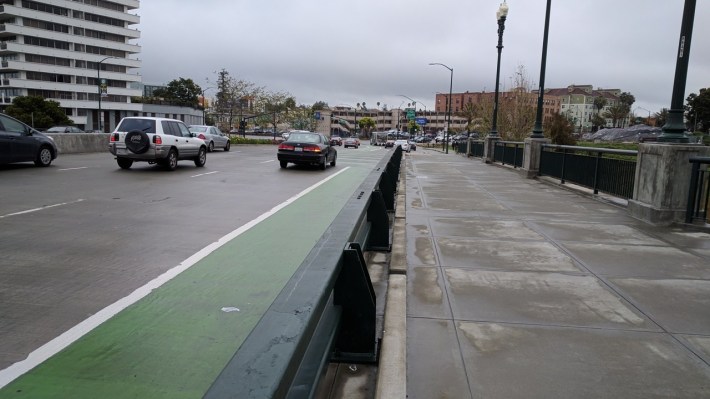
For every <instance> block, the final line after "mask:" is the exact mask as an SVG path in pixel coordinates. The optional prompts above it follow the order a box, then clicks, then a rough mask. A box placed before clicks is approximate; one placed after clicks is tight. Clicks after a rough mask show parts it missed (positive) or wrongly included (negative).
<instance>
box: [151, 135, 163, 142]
mask: <svg viewBox="0 0 710 399" xmlns="http://www.w3.org/2000/svg"><path fill="white" fill-rule="evenodd" d="M153 144H163V139H162V138H161V137H160V136H158V135H157V134H156V135H155V136H153Z"/></svg>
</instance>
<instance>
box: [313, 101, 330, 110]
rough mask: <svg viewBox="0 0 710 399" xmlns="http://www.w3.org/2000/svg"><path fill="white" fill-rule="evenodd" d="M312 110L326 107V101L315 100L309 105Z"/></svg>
mask: <svg viewBox="0 0 710 399" xmlns="http://www.w3.org/2000/svg"><path fill="white" fill-rule="evenodd" d="M311 109H312V110H313V111H322V110H324V109H328V103H327V102H325V101H316V102H315V104H313V106H312V107H311Z"/></svg>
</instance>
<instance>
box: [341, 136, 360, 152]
mask: <svg viewBox="0 0 710 399" xmlns="http://www.w3.org/2000/svg"><path fill="white" fill-rule="evenodd" d="M348 147H353V148H355V149H357V148H360V140H358V139H357V138H356V137H348V138H347V139H345V141H343V148H348Z"/></svg>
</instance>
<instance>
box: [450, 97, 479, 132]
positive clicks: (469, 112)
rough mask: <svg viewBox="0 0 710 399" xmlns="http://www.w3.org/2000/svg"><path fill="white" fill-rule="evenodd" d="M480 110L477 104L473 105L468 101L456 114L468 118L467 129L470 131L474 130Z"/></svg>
mask: <svg viewBox="0 0 710 399" xmlns="http://www.w3.org/2000/svg"><path fill="white" fill-rule="evenodd" d="M477 111H478V110H477V109H476V106H475V105H473V103H466V104H464V106H463V108H462V109H461V111H459V112H456V113H455V115H456V116H459V117H461V118H466V130H468V131H473V130H474V127H473V125H474V124H473V121H474V120H476V119H477V118H478V112H477Z"/></svg>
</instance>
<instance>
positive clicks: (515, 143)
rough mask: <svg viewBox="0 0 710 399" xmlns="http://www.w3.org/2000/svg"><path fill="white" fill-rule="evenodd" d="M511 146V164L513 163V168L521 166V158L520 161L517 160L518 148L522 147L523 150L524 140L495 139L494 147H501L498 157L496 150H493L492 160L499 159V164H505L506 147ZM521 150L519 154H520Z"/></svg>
mask: <svg viewBox="0 0 710 399" xmlns="http://www.w3.org/2000/svg"><path fill="white" fill-rule="evenodd" d="M510 147H513V162H512V163H511V165H513V168H517V167H518V166H520V167H522V166H523V165H522V159H521V160H520V162H518V148H522V149H523V151H524V150H525V142H523V141H502V140H500V141H496V142H495V144H494V149H495V148H502V154H500V157H498V154H497V152H496V151H495V150H494V152H493V160H494V161H500V162H501V164H503V165H505V164H506V163H505V160H506V149H507V148H510ZM522 154H523V153H522V152H521V153H520V155H521V156H522Z"/></svg>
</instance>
